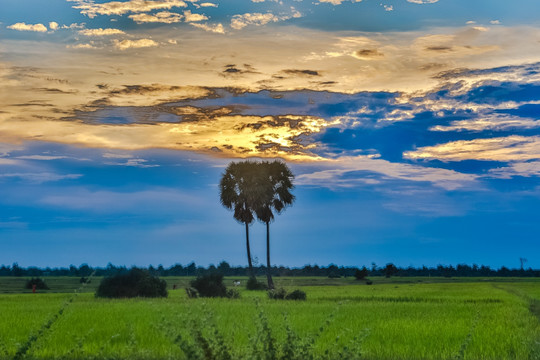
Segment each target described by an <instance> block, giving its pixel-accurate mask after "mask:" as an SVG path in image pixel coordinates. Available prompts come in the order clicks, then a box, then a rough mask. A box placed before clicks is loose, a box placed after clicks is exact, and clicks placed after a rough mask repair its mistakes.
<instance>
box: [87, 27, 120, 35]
mask: <svg viewBox="0 0 540 360" xmlns="http://www.w3.org/2000/svg"><path fill="white" fill-rule="evenodd" d="M79 34H81V35H84V36H109V35H122V34H125V32H123V31H122V30H119V29H110V28H109V29H102V28H99V29H84V30H80V31H79Z"/></svg>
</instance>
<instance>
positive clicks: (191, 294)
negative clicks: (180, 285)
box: [186, 287, 199, 299]
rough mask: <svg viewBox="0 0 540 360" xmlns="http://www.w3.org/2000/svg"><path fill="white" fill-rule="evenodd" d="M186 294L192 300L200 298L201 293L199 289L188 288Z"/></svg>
mask: <svg viewBox="0 0 540 360" xmlns="http://www.w3.org/2000/svg"><path fill="white" fill-rule="evenodd" d="M186 294H187V297H188V298H190V299H196V298H198V297H199V292H198V291H197V289H195V288H192V287H189V288H186Z"/></svg>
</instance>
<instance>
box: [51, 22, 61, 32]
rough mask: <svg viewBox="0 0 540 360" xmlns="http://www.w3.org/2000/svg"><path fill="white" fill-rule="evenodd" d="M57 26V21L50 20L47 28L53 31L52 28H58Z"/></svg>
mask: <svg viewBox="0 0 540 360" xmlns="http://www.w3.org/2000/svg"><path fill="white" fill-rule="evenodd" d="M58 26H59V25H58V23H57V22H55V21H51V22H50V23H49V28H50V29H51V30H53V31H54V30H58Z"/></svg>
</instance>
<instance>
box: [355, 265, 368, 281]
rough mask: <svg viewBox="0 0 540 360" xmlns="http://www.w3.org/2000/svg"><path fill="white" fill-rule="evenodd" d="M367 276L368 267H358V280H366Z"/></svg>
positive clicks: (356, 276)
mask: <svg viewBox="0 0 540 360" xmlns="http://www.w3.org/2000/svg"><path fill="white" fill-rule="evenodd" d="M366 276H368V269H366V267H365V266H363V267H362V269H356V271H355V272H354V277H355V278H356V280H364V279H365V278H366Z"/></svg>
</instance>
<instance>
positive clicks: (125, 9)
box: [68, 0, 187, 19]
mask: <svg viewBox="0 0 540 360" xmlns="http://www.w3.org/2000/svg"><path fill="white" fill-rule="evenodd" d="M68 1H70V2H75V3H76V5H74V6H73V7H74V8H75V9H79V10H80V11H81V14H83V15H86V16H88V17H89V18H91V19H93V18H95V17H96V16H97V15H123V14H126V13H130V12H132V13H142V12H148V11H152V10H165V9H167V10H168V9H171V8H173V7H186V6H187V4H186V3H185V2H184V1H182V0H153V1H148V0H130V1H126V2H120V1H111V2H106V3H102V4H96V3H94V2H93V1H91V0H68Z"/></svg>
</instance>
